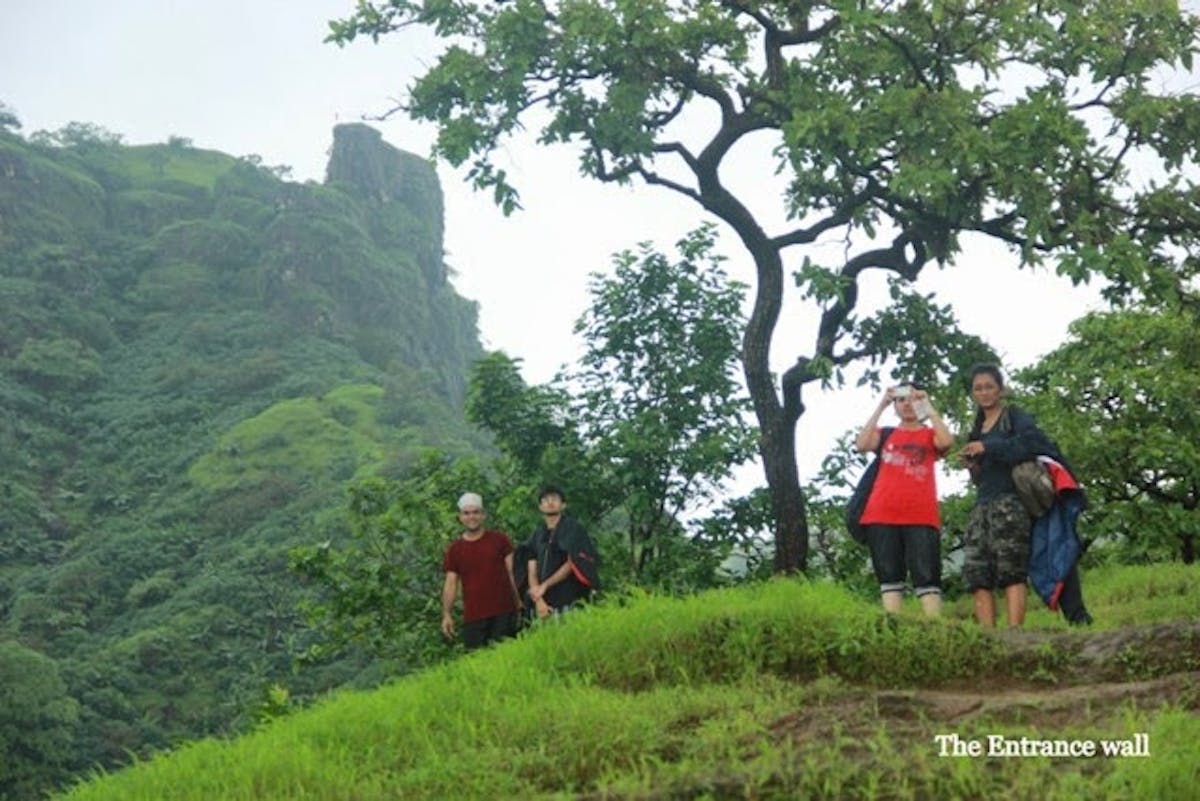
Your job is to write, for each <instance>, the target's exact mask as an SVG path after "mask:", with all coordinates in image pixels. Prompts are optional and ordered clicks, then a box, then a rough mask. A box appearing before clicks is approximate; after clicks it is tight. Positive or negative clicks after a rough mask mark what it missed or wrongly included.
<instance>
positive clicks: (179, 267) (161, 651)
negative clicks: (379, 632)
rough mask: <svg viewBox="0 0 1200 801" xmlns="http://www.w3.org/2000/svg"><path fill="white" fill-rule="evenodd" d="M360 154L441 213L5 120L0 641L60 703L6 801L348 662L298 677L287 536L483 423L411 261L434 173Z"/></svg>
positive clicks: (304, 688) (299, 534)
mask: <svg viewBox="0 0 1200 801" xmlns="http://www.w3.org/2000/svg"><path fill="white" fill-rule="evenodd" d="M373 147H375V148H376V149H377V150H378V151H379V152H380V153H384V154H389V153H390V154H391V156H394V157H395V158H391V157H389V156H387V155H381V156H379V157H377V158H375V159H374V160H373V163H378V164H384V165H385V166H387V165H388V164H392V163H394V162H395V161H396V160H397V159H399V160H400V161H403V162H404V169H405V170H406V173H405V176H404V181H406V182H407V183H406V186H407V187H408V192H409V193H410V195H411V196H410V197H408V198H407V202H408V203H409V204H410V205H420V203H421V202H422V201H421V200H420V199H419V198H417V197H416V194H419V192H420V191H424V190H430V191H434V192H435V194H436V197H435V198H430V199H427V200H425V201H424V203H425V205H424V206H423V207H422V208H423V213H424V214H433V213H434V212H436V214H437V215H438V217H439V218H438V219H437V220H436V224H435V222H434V221H431V220H427V219H423V220H422V221H421V223H420V225H418V224H416V223H414V221H413V214H412V212H411V210H410V209H409V208H408V207H406V206H402V205H399V204H395V203H392V202H390V201H384V200H381V199H380V198H379V197H378V196H377V195H372V194H364V193H361V192H360V191H359V189H360V187H358V186H356V185H354V184H339V185H338V186H337V187H336V188H335V187H333V186H324V187H321V186H316V185H312V184H306V185H296V184H288V183H286V182H284V181H281V180H280V179H279V177H278V176H277V175H275V174H274V173H272V171H270V170H267V169H263V168H261V167H260V166H256V165H253V164H250V163H246V162H242V161H239V160H237V159H235V158H233V157H231V156H228V155H225V154H221V153H215V152H212V151H205V150H199V149H196V148H194V147H190V146H188V145H187V144H186V143H184V142H182V141H177V142H173V143H168V144H163V145H148V146H139V147H126V146H124V145H122V144H121V143H120V141H119V137H117V136H116V135H113V134H108V133H107V132H105V131H103V130H102V129H98V128H96V127H95V126H86V125H83V126H74V127H72V126H68V128H66V129H64V130H63V131H62V132H59V133H58V134H55V135H49V134H46V135H44V136H35V137H32V138H31V140H29V141H27V140H25V139H22V138H21V137H20V136H18V135H16V134H15V133H10V132H7V131H6V132H3V133H2V134H0V174H3V175H4V176H5V177H4V179H3V180H0V408H3V410H4V413H3V414H2V415H0V473H2V475H3V480H2V481H0V641H4V640H13V641H15V642H19V643H20V644H21V645H22V646H24V647H26V648H33V649H36V650H37V651H38V652H40V653H41V654H44V655H45V659H44V660H43V661H44V662H45V665H44V668H45V669H42V668H41V667H37V665H43V662H38V663H37V665H35V666H34V668H33V669H36V670H39V671H40V673H42V674H45V675H46V676H49V675H54V676H57V677H59V680H61V682H62V683H63V685H64V688H65V689H64V691H63V692H64V695H65V696H70V697H73V698H74V699H76V700H77V702H78V706H77V716H76V717H77V720H76V719H74V718H73V719H72V724H71V729H72V738H71V742H70V747H64V749H63V750H62V752H61V753H59V752H57V751H56V752H55V753H54V754H48V755H46V757H45V768H46V769H45V770H43V771H41V772H39V773H37V774H36V775H35V776H34V775H33V774H30V775H31V776H32V778H31V780H30V781H31V783H30V784H28V785H27V786H26V787H25V789H24V790H23V791H22V792H23V793H24V795H23V796H22V798H21V801H26V799H32V798H39V797H42V796H43V795H44V794H45V792H46V791H48V790H50V789H51V788H52V787H53V786H54V785H55V784H56V783H59V782H60V781H61V780H63V779H65V778H67V777H68V776H69V775H71V774H74V775H79V774H81V773H83V772H85V771H90V770H93V769H95V768H96V767H97V766H102V767H112V766H115V765H120V764H124V763H126V762H128V761H130V760H131V759H133V758H136V757H137V756H141V755H145V754H147V753H150V752H152V751H153V750H156V749H161V748H165V747H167V746H169V745H171V744H173V743H177V742H180V741H182V740H185V739H189V738H194V737H198V736H203V735H207V734H218V733H221V734H228V733H230V732H233V731H238V730H241V729H245V728H248V727H250V726H253V725H255V724H256V722H257V720H258V717H259V716H260V715H261V714H262V713H263V711H264V704H265V705H266V707H267V708H268V709H269V710H278V709H279V707H280V705H281V702H279V700H278V698H277V697H276V696H271V695H270V694H269V693H268V688H271V687H275V686H278V687H282V688H283V689H284V690H285V691H286V693H287V698H288V699H290V701H289V702H290V703H293V704H297V705H299V704H303V703H305V702H307V701H308V700H309V699H311V698H312V697H313V696H314V695H317V694H319V693H320V692H322V691H324V690H325V689H328V688H329V687H332V686H337V685H339V684H342V683H345V682H348V681H350V680H352V679H354V678H356V677H357V676H360V675H362V673H363V670H364V664H363V662H362V660H361V658H360V655H358V654H355V655H351V656H350V657H348V658H345V659H338V660H326V661H323V662H322V663H321V664H319V665H315V666H311V667H310V668H309V669H308V670H306V671H304V672H303V673H302V674H297V673H296V672H295V671H294V660H295V658H296V657H297V656H299V655H301V654H304V653H306V652H307V651H308V650H309V649H310V647H311V646H312V645H313V643H314V640H315V638H316V635H315V634H314V633H313V632H312V631H311V629H310V628H309V627H308V626H307V625H306V623H305V621H304V620H303V619H302V618H301V616H300V614H299V612H298V611H297V607H298V605H299V603H300V602H301V600H302V599H304V598H305V597H306V595H308V594H310V593H311V592H312V591H313V589H314V588H312V587H303V586H301V585H300V584H299V582H297V580H296V577H295V575H294V574H292V573H290V572H289V571H288V570H287V553H288V551H289V549H290V548H292V547H295V546H297V545H299V544H300V543H304V542H313V541H321V540H322V539H326V538H328V539H331V540H339V539H341V538H344V537H345V536H347V534H346V532H347V529H348V523H347V515H346V514H345V512H344V510H343V505H344V496H345V488H346V485H347V483H348V482H350V481H351V480H358V479H365V478H368V477H371V476H374V475H380V474H386V475H399V474H401V473H403V472H404V471H405V470H406V469H408V468H409V467H410V466H411V465H412V464H414V463H416V462H417V461H418V459H419V452H420V450H421V448H422V447H425V446H435V447H438V448H441V449H443V450H444V451H445V452H446V453H448V454H458V453H462V452H464V451H466V450H469V449H471V448H473V447H477V446H478V445H479V444H480V442H481V439H482V437H481V436H480V435H479V434H478V433H477V432H474V431H473V430H472V429H470V428H469V426H468V425H467V424H466V422H465V421H464V420H463V419H462V415H461V411H460V409H459V404H460V402H461V399H462V396H463V394H464V384H465V380H466V371H467V368H468V366H469V364H470V363H471V361H472V360H473V359H474V358H475V356H477V355H478V353H479V352H480V348H479V344H478V341H477V330H476V317H475V306H474V304H472V303H470V302H468V301H465V300H463V299H461V298H459V297H458V296H457V295H455V294H454V291H453V288H452V287H450V286H448V285H446V284H445V282H444V280H442V282H441V283H440V284H439V285H437V286H430V285H429V284H428V282H427V281H426V275H425V272H424V270H425V269H426V268H428V271H429V272H430V273H431V274H432V273H434V272H438V271H439V270H441V268H442V265H441V262H440V258H441V253H442V242H441V238H440V237H441V220H440V210H441V197H440V189H439V188H437V184H436V181H437V179H436V175H435V173H434V172H433V170H432V169H431V168H430V167H429V166H428V165H427V164H426V163H425V162H424V160H422V159H419V158H417V157H411V158H409V159H405V158H404V157H403V155H401V154H398V152H397V151H394V150H393V149H391V148H390V147H389V146H388V145H386V144H384V143H383V142H382V140H380V139H378V137H376V140H375V141H374V144H373ZM362 155H363V156H364V157H367V156H370V153H369V152H368V151H364V152H363V154H362ZM378 178H379V180H380V181H382V182H385V183H386V182H388V181H390V180H400V176H397V175H395V174H391V175H389V173H388V172H387V171H386V170H384V171H383V172H381V173H379V175H378ZM392 215H394V216H395V217H396V219H394V220H393V219H390V216H392ZM398 231H399V232H404V236H405V237H406V238H404V241H399V240H400V237H398V236H397V235H396V232H398ZM427 239H428V241H426V240H427ZM430 254H435V257H436V260H437V261H436V264H435V265H432V266H431V265H429V264H425V263H424V262H422V266H421V267H418V266H417V265H418V260H419V259H424V260H428V259H429V258H431V257H430ZM435 267H436V268H438V269H437V270H435V269H434V268H435ZM442 272H444V271H442ZM442 272H439V276H440V277H442V278H443V279H444V275H443V274H442ZM321 315H324V316H321ZM51 659H52V660H53V661H50V660H51ZM381 672H382V671H381ZM377 678H378V676H377V677H376V679H377ZM4 684H5V686H9V684H8V682H7V680H6V681H5V682H4ZM11 686H19V685H18V684H14V685H11ZM276 695H277V694H276ZM272 698H274V700H272ZM264 699H266V700H265V701H264ZM25 728H27V729H30V727H25ZM45 728H46V731H47V737H51V736H52V732H55V731H56V730H55V729H54V728H53V727H51V726H49V724H47V726H46V727H45ZM30 730H32V729H30ZM53 736H57V734H54V735H53ZM30 758H31V759H35V761H36V758H35V757H30ZM21 770H24V768H23V767H22V768H21ZM14 775H15V774H14ZM22 775H24V774H22ZM7 776H8V765H7V763H6V764H5V765H4V767H0V777H5V778H7ZM22 781H23V780H22ZM3 794H4V793H3V791H0V795H3ZM6 797H7V796H6Z"/></svg>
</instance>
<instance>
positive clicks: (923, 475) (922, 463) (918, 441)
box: [862, 426, 942, 528]
mask: <svg viewBox="0 0 1200 801" xmlns="http://www.w3.org/2000/svg"><path fill="white" fill-rule="evenodd" d="M881 435H882V432H881ZM940 455H941V454H939V453H938V451H937V448H936V447H935V446H934V444H933V429H932V428H929V427H928V426H922V427H921V428H914V429H905V428H897V429H895V430H894V431H892V434H891V436H890V437H888V440H887V442H886V443H884V446H883V453H882V454H881V455H880V459H881V461H880V463H879V474H878V475H877V476H876V477H875V486H874V487H872V488H871V497H870V498H868V499H867V506H866V508H865V509H863V515H862V524H863V525H864V526H865V525H869V524H871V523H876V524H880V525H889V526H932V527H933V528H941V526H942V519H941V516H940V515H939V514H938V502H937V479H936V476H935V475H934V463H935V462H936V461H937V460H938V457H939V456H940Z"/></svg>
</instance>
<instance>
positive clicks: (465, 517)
mask: <svg viewBox="0 0 1200 801" xmlns="http://www.w3.org/2000/svg"><path fill="white" fill-rule="evenodd" d="M485 519H486V515H485V513H484V511H483V498H481V497H480V496H479V495H477V494H476V493H474V492H467V493H464V494H463V496H462V497H461V498H459V499H458V522H459V523H461V524H462V526H463V532H462V535H461V536H460V537H459V538H458V539H456V540H455V541H454V542H452V543H450V547H449V548H447V549H446V555H445V557H443V559H442V570H443V571H445V573H446V581H445V583H444V584H443V585H442V634H443V635H444V636H445V637H446V638H447V639H449V638H450V637H453V636H454V618H453V616H452V615H451V613H452V611H453V609H454V601H455V599H456V598H457V597H458V591H459V586H460V585H461V587H462V596H463V624H462V639H463V645H465V646H466V647H467V650H473V649H475V648H480V647H482V646H484V645H487V644H488V643H492V642H496V641H497V640H502V639H505V638H507V637H512V636H513V635H515V634H516V633H517V610H518V608H519V607H520V604H521V602H520V598H519V596H518V595H517V585H516V582H515V581H514V580H513V544H512V541H511V540H509V538H508V536H507V535H505V534H504V532H502V531H489V530H485V529H484V527H483V523H484V520H485Z"/></svg>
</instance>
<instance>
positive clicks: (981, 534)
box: [963, 494, 1033, 591]
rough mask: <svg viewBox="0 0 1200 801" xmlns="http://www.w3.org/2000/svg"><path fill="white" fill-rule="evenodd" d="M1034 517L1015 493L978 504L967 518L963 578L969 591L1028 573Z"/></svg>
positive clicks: (1022, 577) (1015, 579)
mask: <svg viewBox="0 0 1200 801" xmlns="http://www.w3.org/2000/svg"><path fill="white" fill-rule="evenodd" d="M1032 525H1033V521H1032V520H1030V518H1029V513H1028V512H1026V511H1025V507H1024V506H1022V505H1021V501H1020V500H1019V499H1018V498H1017V496H1016V495H1013V494H1008V495H1001V496H1000V497H998V498H994V499H992V500H990V501H988V502H987V503H983V504H979V505H978V506H976V507H975V508H974V509H972V510H971V516H970V517H969V518H968V519H967V534H966V538H965V540H964V542H963V581H964V583H966V585H967V589H968V590H970V591H974V590H980V589H987V590H994V589H998V588H1004V587H1008V586H1010V585H1012V584H1023V583H1024V582H1025V580H1026V579H1027V578H1028V577H1029V531H1030V528H1031V526H1032Z"/></svg>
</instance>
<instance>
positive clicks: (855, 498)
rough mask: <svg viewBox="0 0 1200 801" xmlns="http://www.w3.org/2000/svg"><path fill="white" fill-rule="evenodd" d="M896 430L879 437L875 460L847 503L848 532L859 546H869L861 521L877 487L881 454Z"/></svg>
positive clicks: (887, 430) (868, 466) (886, 430)
mask: <svg viewBox="0 0 1200 801" xmlns="http://www.w3.org/2000/svg"><path fill="white" fill-rule="evenodd" d="M895 430H896V429H894V428H884V429H883V433H882V434H881V436H880V437H879V447H878V448H876V449H875V458H874V459H872V460H871V463H870V464H869V465H867V469H866V470H864V471H863V474H862V477H861V478H859V479H858V485H857V486H856V487H855V488H854V492H853V493H851V494H850V500H849V501H847V502H846V531H848V532H849V533H850V536H851V537H853V538H854V541H855V542H857V543H858V544H859V545H866V544H867V530H866V529H865V528H863V526H862V523H860V522H859V521H860V520H862V515H863V510H865V509H866V508H867V499H868V498H870V497H871V489H872V488H873V487H874V486H875V477H876V476H877V475H879V454H881V453H882V452H883V446H884V445H885V444H886V443H887V441H888V437H890V436H891V435H892V432H893V431H895Z"/></svg>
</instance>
